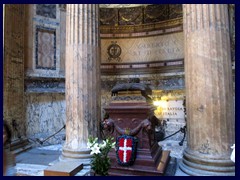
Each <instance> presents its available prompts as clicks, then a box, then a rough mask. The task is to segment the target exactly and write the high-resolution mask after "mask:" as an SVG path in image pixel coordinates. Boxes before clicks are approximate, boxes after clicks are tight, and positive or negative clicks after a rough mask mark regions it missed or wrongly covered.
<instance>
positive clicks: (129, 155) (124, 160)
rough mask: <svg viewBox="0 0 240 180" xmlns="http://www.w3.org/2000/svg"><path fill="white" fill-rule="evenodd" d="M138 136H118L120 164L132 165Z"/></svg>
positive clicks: (118, 158)
mask: <svg viewBox="0 0 240 180" xmlns="http://www.w3.org/2000/svg"><path fill="white" fill-rule="evenodd" d="M136 143H137V140H136V138H134V137H132V136H127V135H122V136H119V137H118V138H117V152H116V153H117V160H118V163H119V164H120V165H131V164H133V162H134V161H135V155H136V147H137V146H136Z"/></svg>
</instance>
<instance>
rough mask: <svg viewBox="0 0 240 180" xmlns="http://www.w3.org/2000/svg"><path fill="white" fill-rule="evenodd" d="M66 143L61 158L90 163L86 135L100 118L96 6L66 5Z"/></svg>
mask: <svg viewBox="0 0 240 180" xmlns="http://www.w3.org/2000/svg"><path fill="white" fill-rule="evenodd" d="M66 8H67V9H66V64H65V67H66V142H65V144H64V146H63V152H62V155H61V156H60V159H62V160H80V161H81V162H82V163H83V164H85V165H88V164H90V158H91V155H90V150H89V149H87V140H88V138H89V136H95V137H96V136H97V135H98V128H99V127H98V125H99V121H100V35H99V6H98V5H94V4H67V7H66Z"/></svg>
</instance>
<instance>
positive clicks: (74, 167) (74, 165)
mask: <svg viewBox="0 0 240 180" xmlns="http://www.w3.org/2000/svg"><path fill="white" fill-rule="evenodd" d="M82 169H83V164H82V163H80V162H75V161H68V162H67V161H59V162H57V163H55V164H53V165H52V166H49V167H48V168H46V169H45V170H44V176H74V175H76V174H77V173H78V172H79V171H81V170H82Z"/></svg>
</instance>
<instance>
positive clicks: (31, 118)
mask: <svg viewBox="0 0 240 180" xmlns="http://www.w3.org/2000/svg"><path fill="white" fill-rule="evenodd" d="M25 104H26V119H27V122H26V127H27V130H26V134H27V137H28V138H29V139H30V140H32V141H33V142H35V143H36V144H38V142H37V139H40V140H44V139H46V138H48V137H49V136H50V135H52V134H54V133H55V132H57V131H58V130H60V129H61V128H62V127H63V126H64V125H65V121H66V105H65V95H64V94H59V93H28V94H26V96H25ZM64 137H65V130H64V129H63V130H62V131H60V132H59V133H58V134H57V135H56V136H54V137H52V138H50V139H49V140H48V141H46V142H45V144H59V143H62V142H63V138H64Z"/></svg>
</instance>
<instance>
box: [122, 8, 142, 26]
mask: <svg viewBox="0 0 240 180" xmlns="http://www.w3.org/2000/svg"><path fill="white" fill-rule="evenodd" d="M118 14H119V25H138V24H142V22H143V21H142V16H143V14H142V8H141V7H134V8H123V9H119V11H118Z"/></svg>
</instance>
